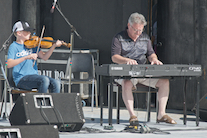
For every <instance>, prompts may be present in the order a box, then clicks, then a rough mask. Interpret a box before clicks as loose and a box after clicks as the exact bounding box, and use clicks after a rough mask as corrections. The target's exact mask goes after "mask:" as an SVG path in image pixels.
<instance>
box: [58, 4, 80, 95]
mask: <svg viewBox="0 0 207 138" xmlns="http://www.w3.org/2000/svg"><path fill="white" fill-rule="evenodd" d="M55 7H56V9H57V10H58V11H59V13H60V14H61V15H62V17H63V18H64V19H65V21H66V22H67V24H68V25H69V26H70V28H71V34H70V44H71V46H70V55H69V57H70V58H69V59H70V66H69V84H68V93H71V73H72V72H71V70H72V54H73V45H74V33H75V34H76V35H77V36H78V38H79V39H82V38H81V36H80V35H79V34H78V32H77V31H76V29H75V27H74V26H73V25H72V24H71V23H70V22H69V21H68V19H67V18H66V17H65V16H64V14H63V13H62V12H61V10H60V9H59V7H58V5H57V4H56V5H55Z"/></svg>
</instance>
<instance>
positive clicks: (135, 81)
mask: <svg viewBox="0 0 207 138" xmlns="http://www.w3.org/2000/svg"><path fill="white" fill-rule="evenodd" d="M122 81H123V79H115V82H117V83H119V84H120V85H121V84H122ZM158 81H159V79H146V78H143V79H131V82H132V84H133V85H134V88H133V89H136V85H137V84H138V83H140V84H143V85H146V86H150V87H152V88H156V84H157V82H158Z"/></svg>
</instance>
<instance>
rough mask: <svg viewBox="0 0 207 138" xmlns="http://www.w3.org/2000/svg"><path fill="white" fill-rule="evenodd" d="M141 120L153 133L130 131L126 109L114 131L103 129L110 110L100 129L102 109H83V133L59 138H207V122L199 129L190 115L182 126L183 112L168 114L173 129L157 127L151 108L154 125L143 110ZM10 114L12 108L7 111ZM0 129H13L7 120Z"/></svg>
mask: <svg viewBox="0 0 207 138" xmlns="http://www.w3.org/2000/svg"><path fill="white" fill-rule="evenodd" d="M135 110H136V114H137V116H138V120H139V122H140V124H141V125H143V124H145V123H146V125H147V126H148V127H149V128H150V129H151V131H153V133H145V134H143V133H140V131H139V130H140V127H138V131H134V129H132V128H128V129H127V125H128V124H129V122H128V120H129V114H128V111H127V110H126V109H125V108H121V110H120V124H116V109H115V108H114V109H113V125H112V126H113V127H110V128H111V130H106V129H104V128H105V127H108V108H106V107H105V108H104V109H103V126H101V125H100V108H96V107H94V108H93V111H92V109H91V107H83V112H84V117H85V120H86V122H85V124H84V125H83V127H82V129H81V130H80V131H77V132H59V136H60V138H69V137H70V138H114V137H119V138H126V137H129V138H134V137H141V138H142V137H143V138H151V137H153V138H162V137H163V138H164V137H169V138H171V137H172V138H175V137H176V138H186V137H188V138H194V137H206V136H207V122H204V121H202V120H200V121H199V126H198V127H196V122H195V120H196V116H195V115H194V113H193V112H187V124H186V125H183V111H182V110H169V109H168V110H167V114H168V115H169V116H170V117H172V118H173V119H174V120H175V121H176V122H177V124H176V125H170V124H166V123H159V124H158V123H156V112H155V109H153V108H152V111H151V121H150V122H146V118H147V113H146V110H144V109H135ZM7 111H9V106H8V110H7ZM0 126H10V123H9V121H8V120H2V121H0Z"/></svg>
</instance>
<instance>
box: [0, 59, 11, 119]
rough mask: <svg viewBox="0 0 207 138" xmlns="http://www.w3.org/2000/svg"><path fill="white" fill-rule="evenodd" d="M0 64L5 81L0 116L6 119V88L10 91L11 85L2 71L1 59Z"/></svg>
mask: <svg viewBox="0 0 207 138" xmlns="http://www.w3.org/2000/svg"><path fill="white" fill-rule="evenodd" d="M0 65H1V71H2V74H3V76H4V79H5V82H4V93H3V97H4V98H3V100H2V102H3V103H4V113H3V117H2V118H3V119H7V118H8V114H7V88H8V89H9V92H10V91H11V87H10V85H9V82H8V79H7V77H6V74H5V71H4V68H3V64H2V62H1V60H0ZM3 103H2V107H1V113H0V116H2V110H3ZM10 103H12V102H11V101H10ZM11 106H12V105H11Z"/></svg>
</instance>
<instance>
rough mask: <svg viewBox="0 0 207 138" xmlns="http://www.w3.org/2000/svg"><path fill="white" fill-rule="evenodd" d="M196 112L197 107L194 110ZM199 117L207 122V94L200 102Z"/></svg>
mask: <svg viewBox="0 0 207 138" xmlns="http://www.w3.org/2000/svg"><path fill="white" fill-rule="evenodd" d="M192 110H193V111H194V112H196V105H195V106H194V107H193V109H192ZM199 117H200V119H201V120H203V121H207V94H205V95H204V96H203V97H202V98H201V99H200V101H199Z"/></svg>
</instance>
